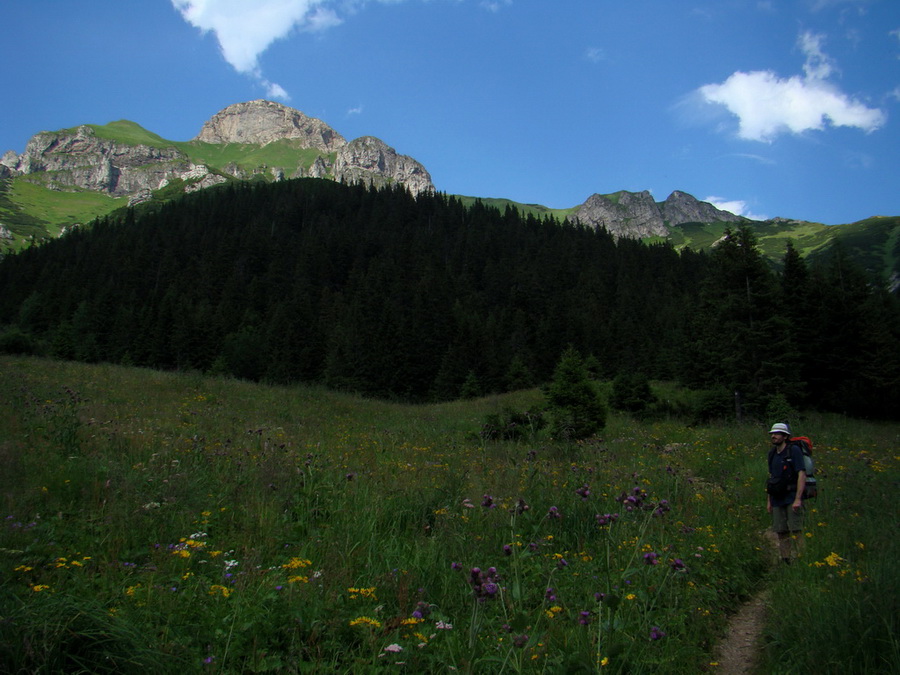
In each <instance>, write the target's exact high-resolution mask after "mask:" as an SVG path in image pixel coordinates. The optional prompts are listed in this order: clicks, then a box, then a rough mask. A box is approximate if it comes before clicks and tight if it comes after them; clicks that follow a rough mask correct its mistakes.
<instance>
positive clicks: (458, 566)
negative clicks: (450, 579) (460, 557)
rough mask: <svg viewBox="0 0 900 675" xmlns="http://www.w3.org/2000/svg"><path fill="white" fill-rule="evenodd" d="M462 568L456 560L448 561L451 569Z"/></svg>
mask: <svg viewBox="0 0 900 675" xmlns="http://www.w3.org/2000/svg"><path fill="white" fill-rule="evenodd" d="M462 568H463V566H462V565H461V564H460V563H458V562H454V563H450V569H451V570H454V571H456V570H461V569H462Z"/></svg>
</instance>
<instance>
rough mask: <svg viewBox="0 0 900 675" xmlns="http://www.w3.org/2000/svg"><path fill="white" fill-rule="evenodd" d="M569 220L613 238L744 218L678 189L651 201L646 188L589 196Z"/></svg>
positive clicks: (656, 234) (651, 234) (662, 233)
mask: <svg viewBox="0 0 900 675" xmlns="http://www.w3.org/2000/svg"><path fill="white" fill-rule="evenodd" d="M571 219H572V220H577V221H579V222H581V223H583V224H585V225H588V226H590V227H603V228H605V229H606V230H608V231H609V232H610V233H612V234H613V235H615V236H616V237H630V238H634V239H641V238H643V237H665V236H668V234H669V226H670V225H680V224H682V223H691V222H699V223H713V222H738V221H744V220H746V218H744V217H742V216H736V215H734V214H733V213H730V212H728V211H723V210H722V209H717V208H716V207H715V206H713V205H712V204H710V203H708V202H701V201H700V200H698V199H697V198H696V197H693V196H692V195H689V194H688V193H686V192H681V191H680V190H676V191H675V192H673V193H672V194H670V195H669V196H668V198H667V199H666V201H664V202H656V201H654V199H653V197H652V195H651V194H650V193H649V192H648V191H647V190H644V191H642V192H626V191H622V192H616V193H614V194H611V195H599V194H595V195H591V196H590V197H589V198H588V199H587V201H586V202H585V203H584V204H582V205H581V206H579V207H578V208H577V209H576V210H575V212H574V213H573V214H572V216H571Z"/></svg>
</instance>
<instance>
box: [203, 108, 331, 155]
mask: <svg viewBox="0 0 900 675" xmlns="http://www.w3.org/2000/svg"><path fill="white" fill-rule="evenodd" d="M281 139H299V140H300V141H301V145H302V147H304V148H314V149H316V150H321V151H322V152H334V151H335V150H337V149H338V148H341V147H343V146H345V145H346V144H347V141H346V140H345V139H344V137H343V136H341V135H340V134H339V133H338V132H336V131H335V130H334V129H332V128H331V127H330V126H328V125H327V124H325V122H323V121H322V120H319V119H316V118H314V117H307V116H306V115H304V114H303V113H302V112H300V111H299V110H294V109H293V108H289V107H288V106H286V105H282V104H281V103H275V102H273V101H264V100H257V101H248V102H246V103H235V104H234V105H230V106H228V107H227V108H225V109H223V110H221V111H219V112H218V113H216V114H215V115H213V116H212V117H211V118H210V119H209V120H208V121H207V122H206V123H205V124H204V125H203V128H202V129H201V130H200V133H199V134H197V136H196V138H195V139H194V140H196V141H201V142H203V143H252V144H255V145H267V144H269V143H272V142H273V141H278V140H281Z"/></svg>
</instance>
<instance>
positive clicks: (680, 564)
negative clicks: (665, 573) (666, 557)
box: [669, 558, 687, 572]
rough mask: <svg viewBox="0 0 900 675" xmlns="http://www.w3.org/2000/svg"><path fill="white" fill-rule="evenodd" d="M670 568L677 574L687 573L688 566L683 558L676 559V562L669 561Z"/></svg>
mask: <svg viewBox="0 0 900 675" xmlns="http://www.w3.org/2000/svg"><path fill="white" fill-rule="evenodd" d="M669 567H671V568H672V569H673V570H675V571H676V572H687V566H686V565H685V564H684V561H683V560H682V559H681V558H675V560H671V561H669Z"/></svg>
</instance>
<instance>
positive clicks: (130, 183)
mask: <svg viewBox="0 0 900 675" xmlns="http://www.w3.org/2000/svg"><path fill="white" fill-rule="evenodd" d="M8 154H9V153H7V155H4V161H7V160H8ZM189 165H190V162H189V161H188V159H187V157H186V156H185V155H184V153H182V152H180V151H179V150H176V149H175V148H174V147H170V148H158V147H150V146H148V145H129V144H123V143H118V142H116V141H112V140H108V139H102V138H97V137H96V135H95V134H94V130H93V129H91V127H89V126H80V127H78V128H77V129H76V130H75V131H74V132H72V131H54V132H48V131H45V132H41V133H39V134H35V135H34V136H32V138H31V140H29V141H28V145H26V146H25V152H23V153H22V154H21V155H20V156H18V158H17V162H16V165H15V167H14V171H15V173H16V174H17V175H28V174H34V177H35V179H36V180H38V181H39V182H40V183H41V184H43V185H46V186H47V187H49V188H51V189H56V190H66V189H70V188H82V189H86V190H96V191H98V192H106V193H108V194H110V195H113V196H117V197H118V196H123V195H130V194H134V193H136V192H138V191H140V190H142V189H144V188H155V187H156V186H157V185H158V184H159V182H160V181H161V180H162V179H163V178H165V177H166V176H167V175H170V174H171V173H172V172H177V171H184V170H185V169H187V167H188V166H189Z"/></svg>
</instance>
